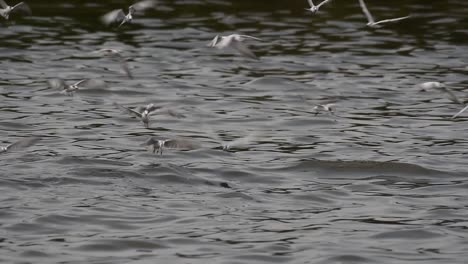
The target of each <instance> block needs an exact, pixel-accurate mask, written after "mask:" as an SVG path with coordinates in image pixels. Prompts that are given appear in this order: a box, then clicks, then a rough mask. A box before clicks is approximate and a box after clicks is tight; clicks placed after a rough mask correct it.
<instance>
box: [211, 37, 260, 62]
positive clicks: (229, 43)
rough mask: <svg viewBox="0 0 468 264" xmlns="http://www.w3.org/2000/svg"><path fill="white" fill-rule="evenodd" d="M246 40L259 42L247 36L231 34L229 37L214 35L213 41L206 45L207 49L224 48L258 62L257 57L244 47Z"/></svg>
mask: <svg viewBox="0 0 468 264" xmlns="http://www.w3.org/2000/svg"><path fill="white" fill-rule="evenodd" d="M246 39H253V40H257V41H261V39H259V38H256V37H252V36H248V35H239V34H232V35H229V36H219V35H216V37H214V39H213V40H212V41H211V42H210V43H209V44H208V45H207V46H208V47H212V48H217V49H224V48H228V47H229V48H233V49H235V50H237V51H238V52H239V53H240V54H241V55H243V56H245V57H248V58H251V59H255V60H258V57H257V56H256V55H255V54H254V53H253V52H252V51H251V50H250V49H249V48H248V47H247V45H245V44H244V43H243V42H244V40H246Z"/></svg>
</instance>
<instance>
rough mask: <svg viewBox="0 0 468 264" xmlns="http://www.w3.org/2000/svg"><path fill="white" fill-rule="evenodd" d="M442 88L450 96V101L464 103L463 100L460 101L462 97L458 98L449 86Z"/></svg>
mask: <svg viewBox="0 0 468 264" xmlns="http://www.w3.org/2000/svg"><path fill="white" fill-rule="evenodd" d="M441 90H442V91H444V92H446V93H447V94H448V95H449V97H450V101H452V102H454V103H456V104H461V105H464V104H463V102H462V101H460V99H458V97H457V96H456V95H455V94H454V93H453V91H452V90H451V89H449V88H447V87H441Z"/></svg>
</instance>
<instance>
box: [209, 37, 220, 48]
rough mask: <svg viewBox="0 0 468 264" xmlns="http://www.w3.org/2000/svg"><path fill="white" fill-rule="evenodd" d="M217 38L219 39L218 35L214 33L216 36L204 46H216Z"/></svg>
mask: <svg viewBox="0 0 468 264" xmlns="http://www.w3.org/2000/svg"><path fill="white" fill-rule="evenodd" d="M218 39H219V35H216V37H214V39H213V40H212V41H211V42H210V43H208V44H207V45H206V46H207V47H214V46H216V43H218Z"/></svg>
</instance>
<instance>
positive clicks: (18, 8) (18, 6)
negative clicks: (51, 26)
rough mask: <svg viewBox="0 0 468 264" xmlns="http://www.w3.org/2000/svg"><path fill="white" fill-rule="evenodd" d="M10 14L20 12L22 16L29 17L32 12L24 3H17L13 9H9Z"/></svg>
mask: <svg viewBox="0 0 468 264" xmlns="http://www.w3.org/2000/svg"><path fill="white" fill-rule="evenodd" d="M11 12H12V13H13V12H22V13H24V14H28V15H30V14H31V13H32V12H31V8H29V6H28V5H27V4H26V3H25V2H19V3H18V4H16V5H15V6H14V7H12V8H11Z"/></svg>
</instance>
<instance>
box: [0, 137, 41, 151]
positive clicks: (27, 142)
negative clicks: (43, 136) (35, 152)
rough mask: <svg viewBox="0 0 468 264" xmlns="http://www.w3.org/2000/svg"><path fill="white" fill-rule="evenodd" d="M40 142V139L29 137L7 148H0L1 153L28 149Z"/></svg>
mask: <svg viewBox="0 0 468 264" xmlns="http://www.w3.org/2000/svg"><path fill="white" fill-rule="evenodd" d="M39 140H40V138H39V137H29V138H25V139H21V140H18V141H16V142H15V143H12V144H10V145H7V146H0V153H4V152H7V151H12V150H17V149H22V148H27V147H29V146H31V145H33V144H35V143H36V142H38V141H39Z"/></svg>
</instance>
